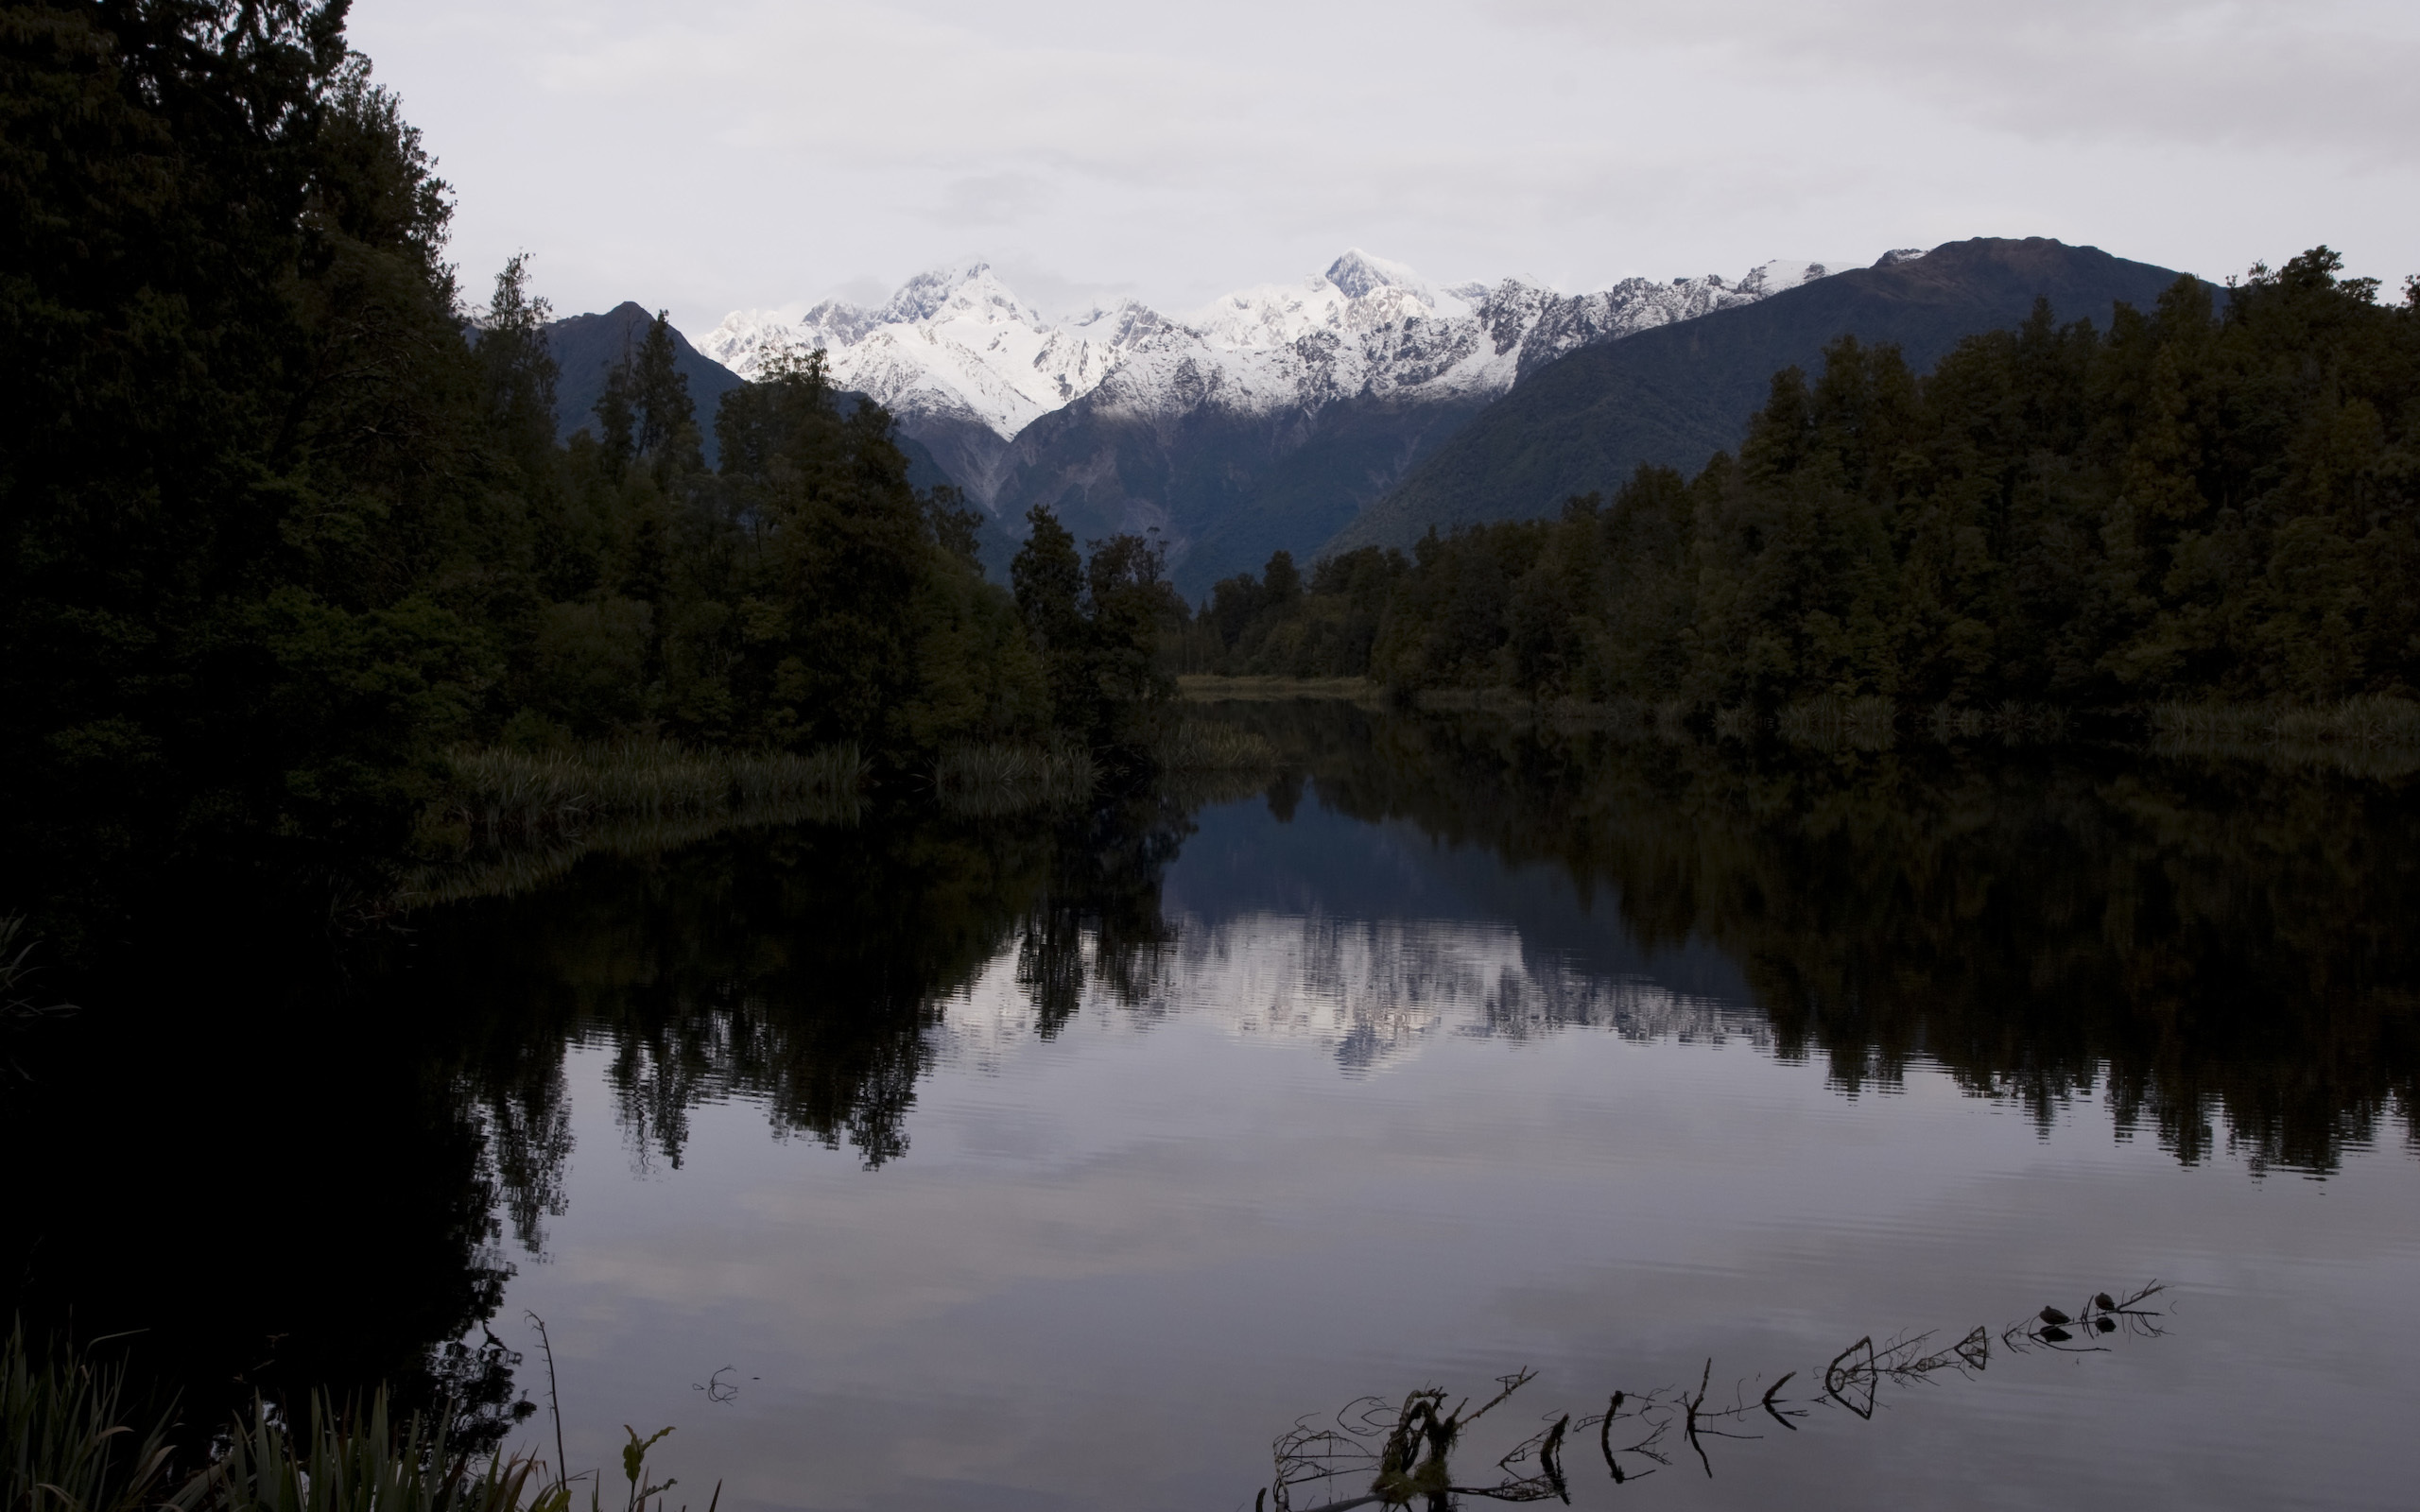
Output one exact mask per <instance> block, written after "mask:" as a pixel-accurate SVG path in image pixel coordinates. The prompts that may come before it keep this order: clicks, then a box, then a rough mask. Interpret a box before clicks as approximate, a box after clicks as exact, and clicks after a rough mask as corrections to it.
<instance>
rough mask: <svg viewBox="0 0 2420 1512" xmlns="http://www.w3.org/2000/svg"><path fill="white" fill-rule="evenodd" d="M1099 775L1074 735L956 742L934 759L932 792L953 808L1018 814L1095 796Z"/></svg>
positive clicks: (978, 813) (960, 811)
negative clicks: (1043, 741) (1034, 741)
mask: <svg viewBox="0 0 2420 1512" xmlns="http://www.w3.org/2000/svg"><path fill="white" fill-rule="evenodd" d="M1099 781H1100V768H1099V766H1098V764H1097V763H1095V761H1094V760H1093V753H1092V752H1091V751H1089V750H1087V749H1085V748H1084V747H1083V746H1081V745H1080V744H1079V743H1077V742H1075V741H1055V742H1053V743H1051V744H1050V745H1047V746H1015V745H1006V744H1001V743H997V742H993V743H984V744H967V745H961V746H952V747H949V748H948V749H946V750H944V751H942V753H941V755H940V756H939V757H938V758H937V759H936V760H935V761H934V763H933V793H934V796H935V797H936V798H937V799H940V801H941V804H942V807H943V808H945V809H948V810H949V811H950V812H951V813H953V814H963V815H970V816H988V815H996V814H1019V813H1023V812H1025V811H1026V810H1029V809H1038V808H1061V807H1064V806H1067V805H1069V804H1075V803H1081V802H1083V801H1084V800H1085V799H1089V798H1091V797H1092V794H1093V788H1094V787H1095V786H1096V785H1097V784H1098V782H1099Z"/></svg>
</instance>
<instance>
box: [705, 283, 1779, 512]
mask: <svg viewBox="0 0 2420 1512" xmlns="http://www.w3.org/2000/svg"><path fill="white" fill-rule="evenodd" d="M1824 272H1825V269H1824V266H1823V265H1822V264H1820V263H1806V262H1793V261H1788V260H1783V261H1776V262H1771V263H1766V264H1764V265H1762V266H1758V267H1755V268H1752V269H1750V270H1749V272H1748V274H1747V275H1746V276H1745V277H1744V278H1741V279H1739V280H1737V282H1733V283H1726V282H1725V281H1724V280H1722V279H1720V278H1719V277H1715V276H1712V275H1708V276H1706V277H1703V278H1694V279H1675V280H1672V281H1671V282H1669V283H1658V282H1655V281H1652V280H1648V279H1639V278H1634V279H1626V280H1624V281H1623V282H1622V283H1617V284H1616V285H1615V286H1614V287H1612V288H1610V289H1605V290H1601V291H1599V292H1598V293H1594V294H1581V295H1565V294H1560V293H1557V292H1556V291H1555V290H1553V289H1550V288H1544V287H1541V286H1539V285H1537V284H1533V283H1524V282H1522V281H1521V280H1518V279H1506V280H1504V281H1502V282H1501V283H1496V284H1494V285H1493V286H1491V285H1487V284H1482V283H1461V284H1456V285H1454V286H1452V287H1451V288H1445V289H1440V288H1437V287H1435V286H1434V285H1431V284H1429V283H1426V281H1424V280H1423V279H1422V278H1421V277H1420V276H1419V275H1418V274H1416V273H1414V272H1413V271H1412V270H1411V269H1410V268H1409V267H1406V266H1403V265H1402V264H1400V263H1392V262H1388V261H1387V260H1385V259H1383V258H1379V257H1374V256H1372V255H1371V254H1369V253H1368V252H1365V251H1363V250H1361V249H1358V248H1354V249H1350V250H1348V251H1346V252H1345V253H1344V254H1343V255H1342V256H1340V257H1339V258H1337V259H1336V260H1335V261H1334V262H1333V263H1331V264H1329V265H1328V266H1327V270H1326V271H1325V272H1324V273H1313V274H1310V275H1308V276H1307V277H1305V278H1303V279H1301V280H1299V281H1297V282H1294V283H1263V284H1259V285H1256V286H1254V287H1252V288H1246V289H1238V290H1236V292H1234V293H1232V294H1229V295H1226V296H1224V297H1222V298H1220V299H1219V300H1216V301H1212V302H1211V303H1210V304H1208V305H1206V306H1204V307H1202V308H1201V309H1200V310H1196V311H1194V312H1192V313H1191V314H1189V315H1186V316H1184V317H1183V318H1178V319H1170V318H1167V317H1166V316H1163V315H1161V314H1160V313H1159V312H1157V311H1155V310H1153V309H1151V308H1150V306H1148V305H1144V304H1141V303H1138V302H1136V301H1132V300H1121V301H1116V302H1115V303H1100V304H1096V305H1094V306H1093V307H1092V308H1090V309H1088V310H1086V311H1084V312H1083V313H1082V314H1080V315H1077V316H1075V317H1073V318H1068V319H1065V320H1062V321H1052V320H1050V319H1048V318H1045V317H1044V316H1043V315H1042V314H1041V313H1040V312H1039V311H1038V310H1037V309H1035V307H1034V306H1032V305H1031V304H1029V303H1028V302H1027V301H1024V300H1023V299H1020V298H1019V297H1018V296H1017V295H1016V294H1015V292H1014V291H1012V290H1011V289H1010V288H1009V287H1008V286H1007V285H1006V284H1004V283H1002V282H1001V281H1000V279H999V277H998V275H997V274H995V273H994V272H993V270H992V268H991V266H990V265H989V264H987V263H984V262H982V261H980V260H973V261H968V262H965V263H959V264H954V265H950V266H942V267H937V268H934V269H931V270H929V271H927V272H924V273H919V274H917V275H916V276H915V277H914V278H911V279H909V280H908V282H907V283H905V284H903V285H901V287H900V288H899V290H898V292H896V293H894V294H893V295H892V296H891V297H890V299H889V300H888V301H885V302H884V303H883V304H882V305H881V306H880V307H879V308H875V309H868V308H865V307H863V306H859V305H855V304H848V303H843V302H841V301H831V300H827V301H824V302H823V303H821V304H818V305H816V306H815V307H814V308H812V309H810V310H808V311H807V312H806V313H805V314H804V316H802V317H799V318H795V319H790V318H784V316H783V315H782V313H781V312H779V311H764V310H741V311H734V312H733V313H732V314H731V315H729V316H728V317H726V318H724V320H723V322H722V324H721V325H719V326H717V328H716V329H715V330H714V331H713V332H712V333H710V334H709V335H707V336H706V337H705V339H704V340H702V341H700V343H699V346H700V350H702V351H703V352H705V353H706V354H707V355H708V356H710V357H713V358H714V359H715V360H716V361H717V362H719V363H721V364H723V365H724V366H725V367H727V368H730V369H733V370H734V371H735V372H737V373H738V374H739V375H740V376H742V377H743V378H752V377H755V376H756V375H757V374H758V373H759V372H761V371H763V370H764V368H765V366H766V362H767V359H768V357H769V355H770V354H771V353H773V352H777V351H783V350H811V349H814V348H819V347H820V348H821V349H822V350H823V351H824V352H825V353H826V354H827V358H828V361H829V364H830V371H831V373H832V378H833V381H834V382H835V383H837V384H838V385H839V386H840V387H845V388H852V389H856V390H857V391H859V392H861V393H865V394H868V395H870V396H872V397H873V399H875V400H876V401H878V402H879V403H881V404H884V405H885V406H886V407H888V408H890V410H891V411H892V412H893V413H895V414H897V415H898V416H899V417H900V420H901V422H902V423H903V425H905V426H906V427H907V428H908V430H909V431H910V433H911V434H912V433H914V432H916V431H917V430H918V429H919V428H920V426H921V427H924V428H928V429H931V428H935V427H939V428H941V429H946V428H947V427H949V426H952V425H959V426H962V425H964V424H966V423H968V422H972V423H974V424H976V425H979V426H981V427H983V428H985V429H988V430H989V431H991V432H992V433H993V434H994V436H996V437H998V438H1001V439H1003V440H1005V439H1008V438H1013V437H1015V436H1016V435H1017V434H1018V433H1019V432H1020V431H1022V430H1023V429H1024V428H1025V427H1026V426H1027V425H1029V424H1030V423H1032V421H1035V420H1037V419H1039V418H1041V417H1042V416H1044V415H1046V414H1048V413H1050V412H1051V411H1053V410H1056V409H1060V408H1063V406H1065V405H1067V404H1072V403H1074V402H1075V401H1077V400H1079V399H1081V398H1084V397H1085V396H1087V395H1091V394H1095V393H1098V394H1099V395H1100V397H1099V399H1098V400H1097V401H1096V403H1098V404H1107V405H1109V406H1111V407H1113V408H1115V409H1117V410H1120V411H1125V412H1132V413H1141V414H1150V415H1175V414H1179V413H1189V412H1191V411H1193V410H1196V409H1200V408H1202V407H1204V406H1209V407H1212V408H1218V409H1225V410H1233V411H1238V412H1251V413H1263V414H1265V413H1271V412H1273V411H1277V410H1283V409H1288V408H1293V409H1300V410H1302V411H1304V412H1305V413H1309V412H1312V411H1316V410H1318V409H1320V408H1322V407H1323V406H1324V405H1326V404H1331V403H1334V402H1336V401H1338V400H1340V399H1344V398H1349V397H1351V396H1354V395H1357V394H1368V395H1373V396H1393V395H1404V396H1417V395H1420V394H1431V395H1437V396H1444V395H1493V394H1495V393H1500V392H1502V391H1503V390H1505V389H1507V388H1509V387H1512V386H1513V382H1514V380H1516V379H1517V378H1519V377H1520V376H1521V375H1523V374H1525V373H1527V372H1529V371H1530V370H1532V369H1535V368H1536V367H1538V366H1539V365H1541V364H1543V363H1546V362H1550V361H1552V360H1553V359H1554V358H1556V357H1558V356H1561V355H1562V354H1563V353H1564V352H1569V351H1571V350H1572V349H1574V348H1575V347H1581V346H1586V345H1588V344H1590V343H1592V342H1597V341H1605V340H1612V339H1614V338H1616V337H1618V336H1625V335H1631V334H1632V333H1633V332H1635V331H1642V330H1646V329H1648V328H1649V327H1651V326H1657V325H1665V324H1668V323H1669V322H1671V321H1674V320H1685V319H1688V318H1693V317H1695V316H1699V315H1703V314H1706V313H1708V312H1709V311H1712V310H1717V309H1721V308H1724V307H1727V306H1730V305H1734V304H1744V303H1747V302H1750V301H1755V300H1758V299H1762V298H1765V297H1766V296H1768V295H1772V294H1777V293H1780V292H1781V291H1783V290H1784V289H1788V288H1794V287H1796V286H1797V285H1799V284H1800V283H1806V282H1807V281H1808V280H1811V279H1818V278H1822V277H1823V276H1824ZM980 491H981V490H979V489H978V492H980Z"/></svg>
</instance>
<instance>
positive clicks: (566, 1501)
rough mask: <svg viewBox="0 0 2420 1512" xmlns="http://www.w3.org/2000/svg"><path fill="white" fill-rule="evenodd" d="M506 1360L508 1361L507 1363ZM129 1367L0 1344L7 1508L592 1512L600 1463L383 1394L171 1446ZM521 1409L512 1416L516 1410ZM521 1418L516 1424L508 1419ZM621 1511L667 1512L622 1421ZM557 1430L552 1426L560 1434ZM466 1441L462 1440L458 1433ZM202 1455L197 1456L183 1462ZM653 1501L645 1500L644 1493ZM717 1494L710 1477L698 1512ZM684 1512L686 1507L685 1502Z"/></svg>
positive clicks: (171, 1437) (1, 1499) (266, 1409)
mask: <svg viewBox="0 0 2420 1512" xmlns="http://www.w3.org/2000/svg"><path fill="white" fill-rule="evenodd" d="M511 1358H512V1359H513V1361H515V1362H516V1363H517V1362H518V1360H519V1356H517V1355H515V1356H512V1357H511ZM127 1375H128V1372H127V1369H126V1367H125V1366H124V1365H122V1364H119V1363H116V1362H112V1361H110V1360H106V1359H103V1358H101V1357H99V1356H98V1355H97V1354H96V1353H95V1351H94V1350H93V1349H92V1348H91V1347H89V1346H88V1347H86V1348H84V1349H75V1348H72V1347H62V1346H60V1345H59V1344H57V1343H56V1342H54V1343H53V1345H52V1346H51V1348H50V1349H47V1350H45V1351H43V1352H42V1353H39V1354H38V1353H37V1352H36V1351H35V1350H34V1349H31V1348H29V1347H28V1346H27V1344H26V1337H25V1330H24V1328H23V1326H22V1325H19V1326H17V1327H14V1328H12V1329H11V1330H10V1331H9V1334H8V1336H7V1338H6V1341H5V1343H0V1453H5V1458H0V1507H6V1508H8V1509H9V1512H574V1503H573V1495H572V1483H573V1482H574V1481H577V1480H585V1481H588V1482H589V1483H590V1485H589V1512H601V1507H602V1503H603V1497H602V1490H601V1486H602V1482H603V1479H604V1476H603V1472H602V1471H595V1470H593V1471H589V1472H587V1473H585V1474H582V1475H578V1476H574V1475H570V1474H567V1473H566V1472H565V1470H564V1469H563V1468H562V1467H550V1466H548V1465H547V1463H546V1462H545V1461H544V1460H543V1459H541V1458H538V1457H537V1456H535V1455H528V1454H507V1453H505V1452H503V1451H502V1450H501V1449H490V1450H488V1451H487V1452H485V1454H484V1455H481V1454H480V1452H479V1451H478V1448H477V1445H476V1440H477V1439H479V1438H480V1437H482V1436H487V1435H481V1434H479V1433H477V1432H475V1431H474V1432H472V1433H470V1434H468V1435H464V1434H461V1433H458V1431H457V1430H458V1427H459V1426H460V1425H458V1424H456V1423H453V1422H451V1421H449V1420H448V1418H447V1417H445V1416H444V1415H438V1416H436V1417H427V1418H424V1417H423V1416H422V1415H421V1414H419V1413H417V1412H415V1413H410V1414H407V1415H406V1416H405V1417H403V1419H402V1420H400V1421H398V1420H396V1419H395V1417H393V1416H392V1415H391V1413H390V1411H389V1404H388V1399H387V1393H386V1391H385V1390H384V1389H383V1388H381V1389H380V1390H378V1391H377V1392H375V1393H373V1394H372V1397H371V1400H370V1401H369V1403H368V1405H367V1407H366V1408H365V1407H364V1406H363V1405H362V1404H361V1403H358V1402H354V1403H351V1404H349V1405H347V1406H345V1407H343V1408H341V1409H339V1408H338V1407H337V1405H336V1404H335V1403H333V1402H332V1401H330V1400H328V1398H327V1397H326V1396H325V1395H324V1394H322V1393H319V1392H314V1393H312V1395H311V1400H310V1406H309V1410H308V1417H307V1423H308V1426H307V1427H305V1426H304V1423H303V1420H302V1419H299V1418H298V1417H297V1415H295V1414H294V1413H292V1412H290V1411H288V1410H286V1409H284V1408H282V1407H280V1406H279V1405H277V1404H274V1403H271V1402H268V1401H263V1400H254V1402H253V1404H252V1407H251V1411H250V1412H248V1413H244V1414H241V1415H239V1416H238V1417H236V1418H235V1419H234V1420H233V1421H232V1422H230V1423H228V1424H227V1425H226V1426H225V1427H224V1428H222V1429H221V1430H220V1433H219V1435H217V1436H216V1438H215V1439H214V1440H212V1441H211V1442H210V1443H209V1444H208V1446H207V1447H206V1448H205V1449H203V1450H202V1451H201V1452H199V1453H196V1452H192V1451H191V1450H190V1449H186V1450H185V1452H182V1453H181V1452H180V1450H181V1447H182V1446H180V1444H179V1442H178V1439H179V1437H180V1436H181V1432H182V1428H183V1425H182V1424H181V1423H180V1422H179V1421H178V1420H177V1416H176V1409H175V1407H174V1405H173V1404H171V1405H169V1406H167V1407H151V1408H148V1409H144V1408H139V1407H138V1406H137V1405H136V1403H137V1401H138V1400H144V1401H148V1400H152V1398H151V1397H150V1396H149V1395H147V1394H130V1392H129V1390H128V1384H129V1383H128V1379H127ZM528 1410H529V1409H528V1408H527V1406H526V1405H525V1406H524V1407H523V1408H522V1409H521V1414H522V1416H527V1413H528ZM515 1420H516V1421H517V1420H518V1418H517V1417H516V1418H515ZM624 1432H626V1433H628V1434H629V1435H630V1442H629V1444H627V1445H626V1446H624V1448H623V1451H622V1455H621V1459H622V1468H623V1472H624V1474H625V1476H626V1477H627V1479H628V1482H629V1485H628V1487H627V1490H626V1491H625V1492H624V1507H623V1512H664V1506H665V1503H664V1500H663V1494H662V1493H664V1492H665V1491H667V1490H669V1489H671V1488H672V1486H673V1484H674V1483H673V1481H672V1480H671V1479H669V1478H667V1479H666V1480H665V1481H663V1482H662V1483H661V1484H658V1483H656V1482H655V1481H653V1479H652V1477H651V1475H650V1472H649V1469H648V1464H647V1459H648V1452H649V1451H650V1450H651V1449H652V1448H653V1447H654V1446H655V1444H657V1443H658V1442H659V1441H661V1440H662V1439H663V1438H664V1436H665V1435H666V1434H669V1433H671V1432H672V1430H671V1429H669V1428H666V1429H664V1430H662V1431H661V1432H659V1433H657V1434H656V1435H653V1436H652V1437H649V1438H644V1439H642V1438H641V1437H640V1436H639V1435H638V1433H637V1432H636V1431H635V1430H631V1429H625V1430H624ZM558 1437H559V1438H560V1435H558ZM464 1438H468V1439H470V1440H472V1442H470V1443H467V1444H466V1443H464V1442H462V1440H463V1439H464ZM188 1460H199V1464H198V1465H188V1464H187V1463H184V1462H185V1461H188ZM651 1499H652V1505H651V1506H650V1500H651ZM720 1500H721V1486H720V1483H719V1482H717V1485H716V1490H715V1496H714V1498H713V1500H711V1501H710V1502H709V1503H707V1504H708V1512H712V1509H713V1507H714V1506H715V1505H717V1503H719V1502H720ZM681 1512H688V1508H687V1507H686V1506H685V1505H683V1507H682V1509H681Z"/></svg>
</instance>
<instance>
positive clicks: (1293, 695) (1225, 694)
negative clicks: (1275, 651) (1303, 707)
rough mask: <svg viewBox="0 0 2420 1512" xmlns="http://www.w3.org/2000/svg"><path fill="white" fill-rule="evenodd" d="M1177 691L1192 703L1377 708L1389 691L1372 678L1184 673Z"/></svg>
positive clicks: (1178, 681)
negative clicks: (1301, 702)
mask: <svg viewBox="0 0 2420 1512" xmlns="http://www.w3.org/2000/svg"><path fill="white" fill-rule="evenodd" d="M1176 683H1177V691H1178V693H1179V694H1180V695H1181V696H1183V697H1184V699H1185V701H1186V702H1188V703H1288V702H1292V701H1294V700H1296V699H1303V698H1311V699H1338V700H1342V701H1345V702H1350V703H1358V704H1366V705H1369V706H1371V707H1373V708H1374V707H1376V706H1377V705H1378V704H1379V702H1380V701H1381V699H1382V696H1383V694H1384V692H1385V690H1384V689H1382V688H1380V687H1379V686H1378V684H1376V683H1374V682H1373V681H1371V680H1370V679H1368V678H1282V677H1274V676H1266V677H1261V676H1255V677H1223V676H1219V675H1217V674H1213V673H1203V672H1189V673H1182V674H1180V675H1179V676H1178V678H1177V679H1176Z"/></svg>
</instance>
